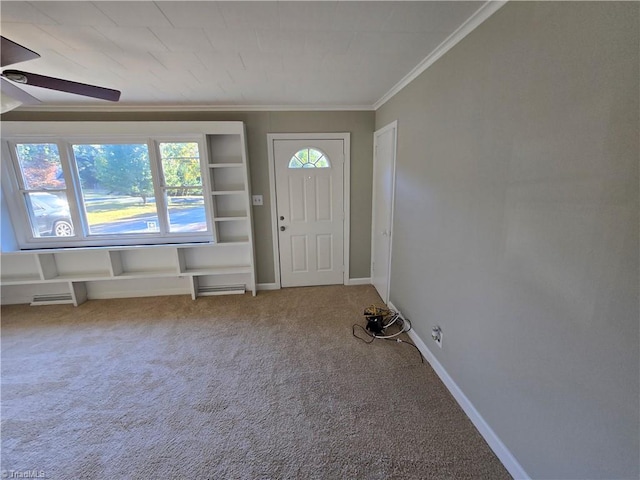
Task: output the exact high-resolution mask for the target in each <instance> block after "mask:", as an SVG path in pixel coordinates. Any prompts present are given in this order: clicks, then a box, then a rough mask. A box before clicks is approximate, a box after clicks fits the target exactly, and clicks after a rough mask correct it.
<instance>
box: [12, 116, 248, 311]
mask: <svg viewBox="0 0 640 480" xmlns="http://www.w3.org/2000/svg"><path fill="white" fill-rule="evenodd" d="M195 123H206V126H204V127H202V125H200V127H201V128H202V129H203V130H202V133H203V135H204V143H205V144H206V147H207V151H206V160H205V161H206V166H207V167H208V168H207V170H208V174H209V175H208V178H207V179H206V181H205V190H208V194H209V195H210V196H211V199H210V200H211V203H210V205H211V207H212V208H211V213H212V217H213V218H212V219H211V220H212V222H211V223H212V225H213V238H212V239H211V242H208V243H191V244H175V245H129V246H113V247H86V248H85V247H79V248H63V249H41V250H23V251H15V252H3V253H2V254H1V255H0V284H1V285H2V286H3V287H8V288H17V287H22V288H23V289H27V290H28V291H29V292H30V293H29V296H30V298H31V304H32V305H35V304H40V305H43V304H54V303H70V304H73V305H76V306H77V305H79V304H81V303H83V302H84V301H86V300H87V298H91V292H92V291H94V290H96V289H98V288H99V287H100V286H101V285H105V281H108V282H121V283H122V285H123V287H122V289H123V290H126V289H127V288H129V286H130V285H131V282H132V281H133V282H135V281H136V280H141V279H147V281H146V282H140V281H138V282H136V287H140V285H141V284H146V283H149V284H152V283H153V282H159V281H162V279H164V280H165V283H166V284H170V285H178V287H174V288H178V289H179V288H183V286H186V287H187V288H183V290H184V292H183V293H191V296H192V298H193V299H196V298H197V297H199V296H204V295H220V294H230V293H245V292H246V291H250V292H252V293H253V295H255V294H256V275H255V254H254V244H253V223H252V218H251V206H250V198H251V192H250V184H249V168H248V160H247V153H246V152H247V149H246V139H245V130H244V125H243V124H242V123H241V122H195ZM185 128H186V127H185ZM151 279H155V280H153V281H152V280H151ZM172 279H173V280H172ZM185 282H186V283H185ZM143 287H144V285H143V286H142V287H141V288H143ZM3 290H4V288H3ZM136 291H137V290H136ZM141 292H142V293H141V294H143V295H153V294H154V293H153V287H149V288H148V289H147V290H141ZM158 294H164V293H158ZM100 295H102V296H97V298H108V293H107V294H104V293H100ZM105 295H107V296H106V297H105ZM5 297H6V296H5V295H4V291H3V301H6V300H11V299H7V298H5ZM6 303H14V302H11V301H6Z"/></svg>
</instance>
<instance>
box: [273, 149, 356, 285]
mask: <svg viewBox="0 0 640 480" xmlns="http://www.w3.org/2000/svg"><path fill="white" fill-rule="evenodd" d="M344 149H345V145H344V140H342V139H296V140H281V139H275V140H274V141H273V152H274V154H273V156H274V162H275V181H276V214H277V225H278V243H279V248H280V280H281V284H282V286H283V287H296V286H305V285H332V284H342V283H343V269H344V266H343V260H344V245H343V229H344V225H343V219H344V198H343V197H344V193H343V191H344V188H343V178H344V172H343V166H344Z"/></svg>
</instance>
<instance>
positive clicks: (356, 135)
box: [2, 111, 374, 283]
mask: <svg viewBox="0 0 640 480" xmlns="http://www.w3.org/2000/svg"><path fill="white" fill-rule="evenodd" d="M2 120H4V121H55V120H59V121H117V120H121V121H131V120H139V121H150V120H156V121H157V120H167V121H169V120H184V121H187V120H189V121H198V120H199V121H222V120H226V121H242V122H245V124H246V127H247V143H248V150H249V152H248V154H249V163H250V168H251V191H252V192H253V193H254V194H262V195H264V206H262V207H253V213H254V227H255V237H256V264H257V265H256V267H257V271H258V283H272V282H274V281H275V274H274V264H273V240H272V233H271V221H272V219H271V207H270V203H269V169H268V156H267V133H314V132H350V133H351V232H350V235H351V236H350V238H351V245H350V249H351V250H350V260H349V273H350V277H351V278H367V277H369V276H370V263H371V257H370V255H371V182H372V176H373V163H372V162H373V126H374V112H367V111H353V112H348V111H344V112H342V111H335V112H321V111H318V112H166V113H157V112H153V113H149V112H145V113H129V112H119V113H115V112H114V113H89V112H87V113H75V112H74V113H70V112H67V113H64V112H38V113H36V112H19V111H14V112H9V113H7V114H5V115H3V116H2Z"/></svg>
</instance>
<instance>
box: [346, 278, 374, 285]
mask: <svg viewBox="0 0 640 480" xmlns="http://www.w3.org/2000/svg"><path fill="white" fill-rule="evenodd" d="M347 285H371V278H350V279H349V283H347Z"/></svg>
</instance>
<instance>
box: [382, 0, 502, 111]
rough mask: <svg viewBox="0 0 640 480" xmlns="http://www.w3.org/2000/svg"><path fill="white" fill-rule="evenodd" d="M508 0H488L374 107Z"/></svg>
mask: <svg viewBox="0 0 640 480" xmlns="http://www.w3.org/2000/svg"><path fill="white" fill-rule="evenodd" d="M507 1H508V0H488V1H487V2H485V3H484V4H483V5H482V6H481V7H480V8H479V9H478V10H476V12H475V13H474V14H473V15H471V16H470V17H469V18H468V19H467V20H466V21H465V22H464V23H463V24H462V25H460V26H459V27H458V28H457V29H456V30H455V31H454V32H453V33H452V34H451V35H449V36H448V37H447V38H446V39H445V40H444V41H443V42H442V43H441V44H440V45H438V46H437V47H436V48H435V49H434V50H433V51H432V52H431V53H430V54H429V55H427V56H426V57H425V58H424V59H423V60H422V61H421V62H420V63H419V64H418V65H416V66H415V67H414V68H413V70H411V71H410V72H409V73H407V74H406V75H405V76H404V78H403V79H402V80H400V81H399V82H398V83H396V84H395V85H394V86H393V88H391V90H389V91H388V92H387V93H385V94H384V95H383V96H382V97H381V98H380V100H378V101H377V102H376V103H374V104H373V109H374V110H378V109H379V108H380V107H381V106H382V105H384V104H385V103H387V102H388V101H389V100H390V99H391V98H392V97H393V96H394V95H395V94H397V93H398V92H399V91H400V90H402V89H403V88H404V87H406V86H407V85H409V83H411V82H412V81H413V80H415V79H416V78H417V77H418V76H419V75H420V74H421V73H422V72H424V71H425V70H426V69H427V68H429V67H430V66H431V65H433V64H434V63H435V62H436V60H438V59H439V58H440V57H442V56H443V55H444V54H445V53H447V52H448V51H449V50H451V49H452V48H453V47H454V46H455V45H456V44H457V43H458V42H460V40H462V39H463V38H464V37H466V36H467V35H469V34H470V33H471V32H472V31H474V30H475V29H476V28H477V27H478V26H480V24H482V23H483V22H484V21H485V20H486V19H488V18H489V17H490V16H491V15H493V14H494V13H496V12H497V11H498V10H500V8H502V7H503V6H504V4H505V3H507Z"/></svg>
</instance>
